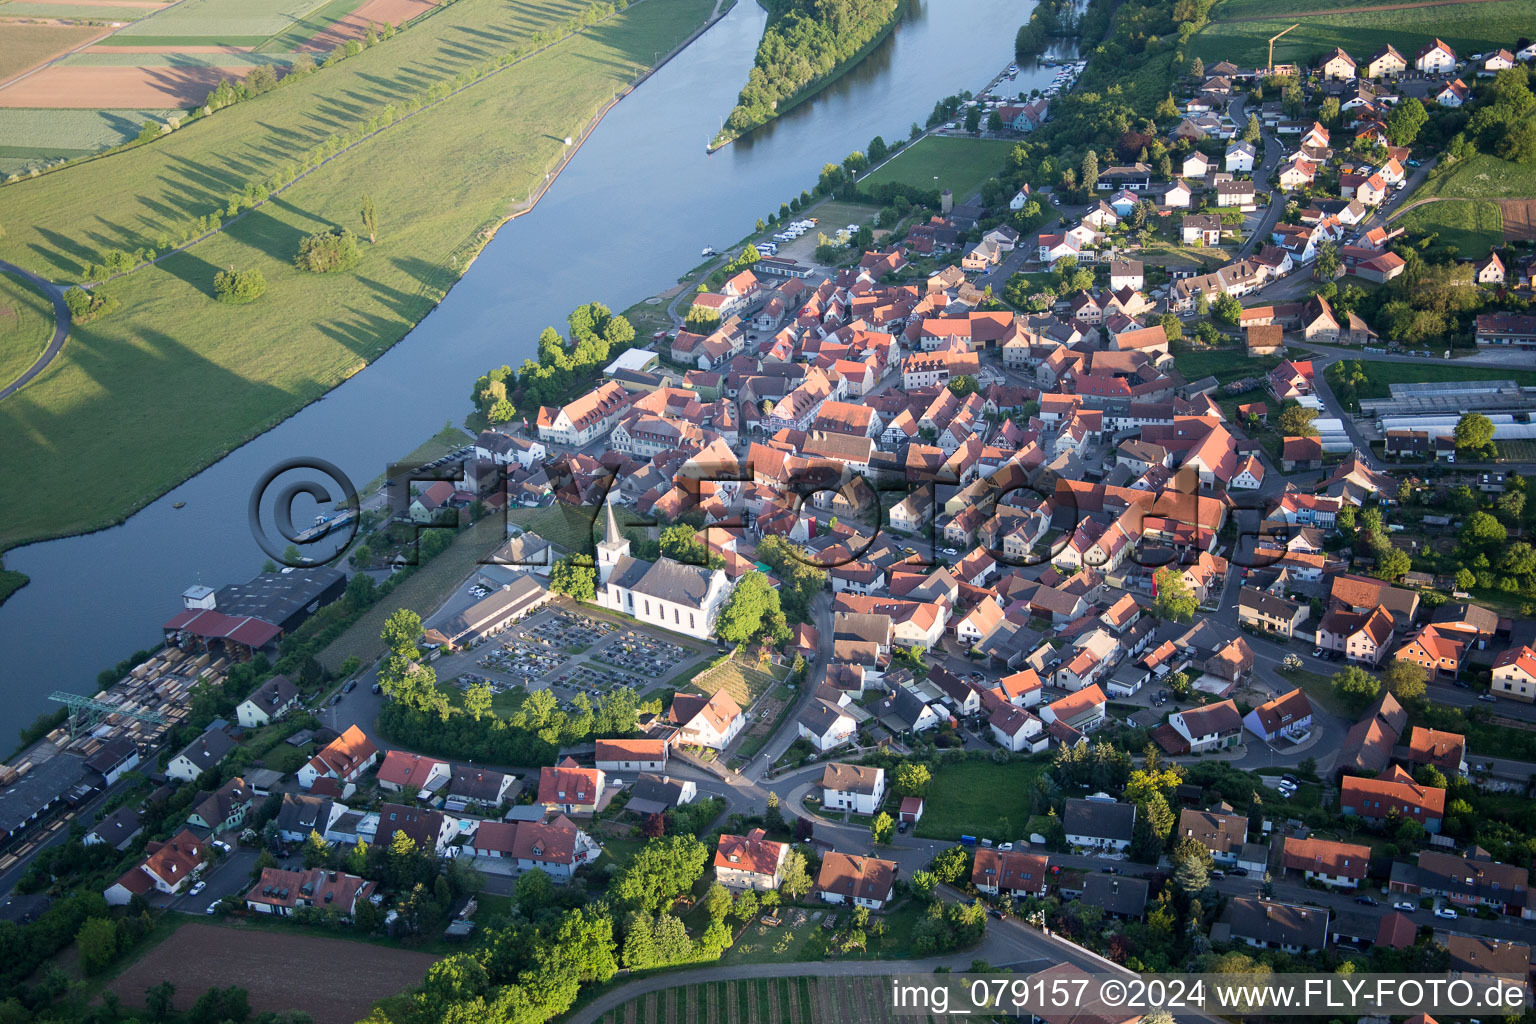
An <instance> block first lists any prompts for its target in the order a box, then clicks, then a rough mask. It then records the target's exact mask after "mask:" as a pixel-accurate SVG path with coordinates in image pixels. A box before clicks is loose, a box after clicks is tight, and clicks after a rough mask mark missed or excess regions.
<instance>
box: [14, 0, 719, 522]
mask: <svg viewBox="0 0 1536 1024" xmlns="http://www.w3.org/2000/svg"><path fill="white" fill-rule="evenodd" d="M713 6H714V4H713V0H667V2H665V3H641V4H638V5H636V6H635V7H633V8H631V9H630V10H628V11H626V12H625V13H623V14H621V15H619V16H617V17H616V18H614V19H612V20H610V21H607V22H604V23H602V24H599V25H596V26H593V27H592V28H590V29H587V30H585V31H583V32H582V33H580V34H578V35H577V36H575V37H573V38H571V39H567V40H565V41H563V42H561V43H560V44H558V45H556V46H554V47H552V48H551V49H549V50H546V51H545V52H543V53H540V54H539V55H537V56H535V57H531V58H529V59H527V60H524V61H522V62H521V63H518V64H516V65H513V66H510V67H508V68H506V69H505V70H503V71H502V72H501V73H500V74H497V75H494V76H492V77H491V78H489V79H487V80H485V81H483V82H481V83H479V84H477V85H475V86H474V87H472V88H470V89H468V90H466V91H464V92H462V93H459V94H457V95H455V96H453V97H451V98H449V99H447V100H445V101H443V102H442V103H440V104H438V105H436V106H433V107H431V108H430V109H424V110H423V111H422V112H421V113H419V114H417V115H416V116H414V117H411V118H409V119H407V120H405V121H402V122H399V123H397V124H395V125H393V126H391V127H390V128H388V129H386V130H385V131H383V132H382V133H381V134H379V135H377V136H375V137H373V138H371V139H369V140H367V141H364V142H362V143H361V144H359V145H358V146H356V147H355V148H353V149H351V150H349V151H348V152H346V153H343V154H341V155H339V156H338V157H336V158H335V159H333V160H332V161H331V162H330V163H328V164H326V165H325V166H324V167H323V168H320V169H318V170H316V171H315V172H313V173H311V174H310V175H309V176H308V177H306V178H304V179H302V180H301V181H299V182H297V183H295V184H294V185H293V186H292V187H291V188H289V189H288V190H287V191H286V192H284V193H283V194H282V195H281V196H280V197H278V198H277V200H276V201H274V202H270V203H268V204H266V205H264V206H262V207H260V208H259V209H256V210H253V211H251V212H249V213H248V214H247V215H246V216H244V217H243V218H241V219H239V220H238V221H235V222H233V223H231V224H230V225H229V226H228V227H226V229H225V230H223V231H221V232H220V233H218V234H217V235H215V236H213V237H211V238H209V239H207V240H205V241H203V242H200V243H198V244H197V245H195V246H193V247H192V248H191V249H189V250H188V251H186V252H183V253H178V254H175V255H173V256H170V257H168V258H166V259H165V260H163V261H162V262H160V263H159V264H156V265H154V266H151V267H146V268H144V269H141V270H138V271H136V272H134V273H132V274H130V275H128V276H127V277H125V278H123V279H120V280H118V281H115V282H113V283H112V284H110V285H108V286H106V287H108V288H110V289H111V290H112V292H113V293H114V294H115V295H116V296H118V298H119V299H120V300H121V302H122V308H121V309H119V310H118V311H117V312H116V313H114V314H112V315H111V316H109V317H106V318H104V319H102V320H99V321H97V322H95V323H92V324H89V325H87V326H85V327H83V328H79V329H78V330H77V331H75V332H74V333H73V334H72V337H71V340H70V343H69V345H68V346H67V347H66V348H65V351H64V353H63V354H62V356H61V357H60V359H59V360H57V361H56V362H55V364H54V365H52V366H50V367H49V369H48V370H47V371H46V372H45V373H44V374H43V375H42V376H41V377H40V378H39V379H38V380H37V381H36V382H35V383H34V384H33V385H32V386H30V387H28V388H27V389H26V390H25V391H24V392H22V393H20V394H18V395H16V396H15V397H14V398H12V399H11V400H8V401H6V402H5V403H3V404H0V432H3V433H4V434H5V436H6V437H8V438H10V439H11V443H10V444H9V445H7V446H5V449H4V451H3V453H0V475H3V476H5V477H7V478H10V479H33V478H36V475H37V474H45V475H46V474H48V473H50V472H53V471H54V470H55V469H56V467H57V466H58V464H59V460H60V459H61V458H63V459H69V460H71V462H72V464H74V465H76V466H79V467H80V468H81V469H82V470H83V471H84V472H86V473H87V474H89V475H90V476H91V477H92V479H95V480H97V481H98V484H97V486H96V487H95V488H94V489H93V500H92V501H91V502H90V503H89V505H88V506H87V505H86V504H84V503H81V504H79V505H71V506H70V507H68V508H53V509H49V510H47V511H44V510H43V509H42V508H41V507H32V508H28V507H25V506H20V507H18V506H12V507H10V508H8V509H7V512H6V515H5V519H4V521H3V522H0V546H11V545H15V544H18V543H21V542H23V541H25V540H31V539H37V538H40V537H47V536H57V535H60V534H63V533H69V532H74V531H79V530H84V529H90V528H94V527H99V526H103V525H106V524H108V523H111V522H114V521H117V520H119V519H120V518H121V517H123V516H125V515H127V514H128V513H130V512H132V511H133V510H135V509H137V508H139V507H141V506H142V505H144V504H145V503H147V502H148V501H150V500H152V499H153V498H154V497H155V496H156V495H158V494H161V493H163V492H164V491H165V490H166V489H167V488H169V487H171V486H173V485H174V484H175V483H177V482H179V481H180V480H182V479H185V478H186V477H187V476H189V475H191V474H193V473H195V472H197V470H199V469H201V468H202V467H203V466H205V465H207V464H208V463H209V462H211V461H213V460H214V459H216V458H218V457H219V456H220V455H222V454H224V453H225V452H227V451H229V450H230V449H232V448H233V447H235V446H237V445H238V444H240V443H241V442H242V441H244V440H246V439H248V438H250V437H252V436H255V435H256V434H258V433H260V432H262V431H264V430H266V429H267V428H269V427H271V426H272V425H274V424H275V423H277V422H279V421H281V420H282V419H283V418H285V417H287V416H289V415H291V414H292V413H293V412H294V411H296V410H297V409H298V408H300V407H301V406H302V405H304V404H306V403H307V402H310V401H313V400H314V399H316V398H319V397H320V396H321V395H322V394H324V393H325V391H326V390H328V389H329V388H331V387H333V386H335V385H336V384H338V383H340V382H341V381H342V380H344V379H345V378H346V377H348V376H350V375H351V374H353V373H355V372H357V371H358V370H360V369H361V368H362V367H363V366H365V365H366V364H367V363H368V361H370V360H371V359H373V358H375V357H377V356H378V355H379V354H381V353H382V352H383V351H385V350H386V349H387V348H389V346H390V345H392V344H394V342H395V341H397V340H399V338H400V337H402V336H403V335H404V334H405V333H406V332H407V331H408V330H409V329H410V328H411V326H412V325H413V324H415V323H416V322H417V321H418V320H420V319H421V317H422V316H424V315H425V314H426V313H427V312H428V311H429V310H430V309H431V308H432V306H433V305H434V304H435V303H436V302H437V301H439V300H440V299H441V297H442V295H443V294H444V293H445V292H446V290H447V289H448V287H450V286H451V285H452V283H453V282H454V280H456V277H457V271H456V270H455V269H453V267H452V266H450V263H451V262H452V261H453V259H454V256H455V253H456V252H458V253H462V252H463V251H464V250H465V248H466V247H467V246H468V245H469V244H470V243H472V242H473V240H474V238H475V236H476V234H477V232H479V231H481V230H482V229H483V228H484V227H485V226H486V225H488V224H490V223H494V222H496V221H497V220H499V219H500V218H503V217H505V216H507V215H508V214H509V213H510V212H512V210H513V207H514V204H516V203H517V202H518V201H519V200H522V199H524V198H526V197H527V195H528V194H529V190H530V188H531V186H532V185H533V183H534V182H536V181H539V180H540V179H542V177H543V173H544V171H545V170H547V169H548V168H549V167H550V166H551V165H552V164H553V162H554V161H555V159H556V158H557V157H558V155H559V153H560V151H561V149H562V148H563V146H562V144H561V142H560V141H559V140H560V139H562V138H563V137H564V136H565V135H567V134H570V133H571V132H572V130H573V129H575V128H577V127H579V126H580V125H581V124H583V123H584V122H585V121H586V120H587V119H588V118H589V117H591V115H592V114H593V113H595V111H596V110H597V109H598V107H599V105H600V104H601V103H603V102H604V101H606V100H607V99H608V98H609V97H610V96H611V95H612V93H613V90H614V88H615V87H616V86H619V85H622V84H623V83H625V82H627V81H629V80H630V79H631V78H632V77H633V75H634V74H635V73H636V71H637V70H638V69H639V68H640V67H641V66H642V65H643V64H645V63H648V62H649V61H650V60H651V59H652V57H653V56H654V54H655V53H656V52H657V51H658V50H659V51H661V52H666V51H668V50H670V49H671V48H672V47H673V46H675V45H676V44H677V43H678V42H680V41H681V40H682V39H684V38H685V37H686V36H687V34H688V33H689V32H690V31H691V30H692V29H694V28H695V27H697V25H698V24H700V23H701V22H702V21H703V20H704V18H705V17H706V16H707V15H708V13H709V11H710V10H711V9H712V8H713ZM578 9H579V7H578V5H577V4H575V3H571V2H562V0H541V2H539V3H532V4H525V5H521V6H518V7H515V8H514V7H509V6H508V5H506V4H505V3H501V2H499V0H459V2H458V3H456V4H454V5H452V6H450V7H447V8H444V9H442V10H441V11H439V12H438V13H437V14H435V15H433V16H432V17H430V18H428V19H426V20H425V21H423V22H421V23H419V24H418V25H417V26H416V27H414V28H412V29H411V30H409V31H406V32H403V33H401V34H399V35H397V36H396V37H395V38H394V39H392V40H389V41H388V42H385V43H382V44H380V45H379V46H376V47H373V48H371V49H369V50H366V51H365V52H364V53H362V54H361V55H359V56H357V57H354V58H352V59H351V60H348V61H345V62H343V63H342V64H340V65H337V66H336V67H334V68H330V69H326V70H324V71H321V72H319V73H317V74H315V75H313V76H311V77H310V78H309V79H307V80H304V81H302V82H299V83H296V84H295V85H293V86H288V87H285V88H282V89H278V90H276V91H274V92H271V93H268V94H267V95H265V96H262V97H258V98H257V99H255V100H251V101H247V102H245V103H241V104H237V105H236V106H234V107H232V108H229V109H228V110H225V111H221V112H219V113H217V114H215V115H214V116H212V117H210V118H207V119H203V120H199V121H196V122H193V123H192V124H190V125H188V126H187V127H185V128H183V129H181V130H179V131H177V132H175V133H173V134H171V135H169V136H167V137H165V138H164V139H162V140H160V141H159V142H156V143H155V144H153V145H150V146H144V147H139V148H136V149H132V150H129V151H127V152H124V153H121V154H116V155H113V156H110V157H107V158H104V159H101V160H97V161H93V162H91V163H87V164H84V165H81V166H78V167H73V168H70V169H68V170H66V171H63V172H61V173H58V174H52V175H45V176H42V177H40V178H36V179H30V180H24V181H21V182H18V183H16V184H14V185H9V186H6V187H4V188H0V224H4V225H5V226H6V230H7V232H8V234H7V236H6V237H5V238H3V239H0V258H5V259H11V260H13V261H15V262H17V263H22V264H26V265H28V266H30V267H32V268H35V269H36V270H38V271H39V272H40V273H43V274H45V275H48V276H51V277H53V278H55V279H59V280H69V279H77V278H78V277H79V275H80V272H81V270H82V268H83V266H84V265H85V263H87V262H88V261H90V260H91V259H94V258H95V254H96V253H98V252H99V251H101V250H102V249H104V248H106V247H109V246H114V245H116V246H121V247H124V248H129V249H132V248H137V247H138V246H141V245H154V244H155V239H156V236H157V234H159V233H160V232H161V231H166V230H173V229H174V228H175V226H176V225H178V224H180V223H184V221H185V220H186V219H187V218H188V217H189V216H195V215H199V214H201V213H203V212H205V211H207V210H210V209H212V208H213V206H214V204H215V203H216V202H218V201H219V199H220V197H222V196H224V195H227V194H228V193H229V192H230V191H232V190H234V189H235V187H236V186H237V185H238V184H239V183H240V182H242V181H245V180H249V179H250V178H252V177H255V176H259V175H262V174H264V173H266V172H268V171H270V170H271V169H272V168H273V167H274V166H276V165H278V164H279V163H283V162H287V161H288V160H290V159H293V158H294V157H296V156H297V155H299V154H301V153H303V152H304V151H305V150H306V149H308V148H309V147H310V146H312V145H314V144H315V143H316V142H317V141H319V140H321V139H323V138H325V137H326V136H328V135H329V134H330V133H331V132H332V131H334V130H337V129H346V128H348V127H350V126H352V125H355V124H357V123H359V122H360V121H366V120H367V119H368V118H370V117H372V116H374V114H376V113H377V112H378V111H379V110H380V109H382V107H383V106H384V104H385V103H387V102H389V101H391V100H393V99H398V98H400V97H403V96H407V95H411V94H413V93H415V92H417V91H418V90H419V89H420V88H422V87H423V86H424V85H425V84H427V83H429V82H431V81H433V80H437V79H441V78H444V77H448V76H451V75H453V74H454V73H455V72H456V71H458V70H460V69H461V68H463V67H466V66H469V65H472V64H475V63H478V62H482V61H485V60H487V59H489V58H491V57H493V56H494V55H495V54H497V53H500V52H504V51H505V50H507V49H509V48H511V47H512V46H515V45H517V43H518V42H519V41H522V40H526V38H527V37H528V36H530V35H531V34H532V33H533V32H535V31H538V30H539V29H540V28H542V27H545V26H548V25H550V24H551V23H554V22H559V21H563V20H564V19H567V18H569V17H571V16H572V15H574V14H575V13H576V11H577V10H578ZM488 125H495V126H496V130H495V131H487V130H485V129H486V126H488ZM364 194H368V195H371V196H372V197H373V199H374V201H375V203H376V204H377V208H378V211H379V232H380V237H379V243H378V244H377V245H367V244H365V245H364V257H363V260H362V262H361V264H359V265H358V266H357V267H356V268H355V269H354V270H352V271H350V272H347V273H341V274H329V275H311V274H305V273H302V272H300V271H298V270H296V269H295V268H294V267H293V265H292V262H291V261H292V257H293V254H294V252H295V251H296V250H297V247H298V244H299V241H300V240H301V239H302V238H303V237H304V236H305V235H307V234H310V233H312V232H315V231H317V230H321V229H324V228H328V227H331V226H333V225H347V226H350V227H352V228H354V229H358V228H359V227H360V225H359V217H358V214H357V210H358V208H359V204H360V201H361V198H362V196H363V195H364ZM81 197H90V199H89V200H88V201H82V198H81ZM231 265H233V266H236V267H238V268H241V269H257V270H260V271H261V273H262V274H263V275H264V276H265V278H266V280H267V285H268V290H267V293H266V295H265V296H263V297H262V298H260V299H258V300H257V301H255V302H253V303H251V304H250V305H246V306H226V305H222V304H220V303H218V302H216V301H214V299H213V297H212V281H213V275H214V274H215V273H216V272H217V271H218V270H221V269H223V268H225V267H228V266H231ZM190 423H195V424H198V429H197V430H195V431H192V430H188V429H186V428H185V425H186V424H190Z"/></svg>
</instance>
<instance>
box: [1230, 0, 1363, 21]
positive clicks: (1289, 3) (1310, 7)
mask: <svg viewBox="0 0 1536 1024" xmlns="http://www.w3.org/2000/svg"><path fill="white" fill-rule="evenodd" d="M1382 2H1383V0H1280V2H1278V3H1277V2H1275V0H1220V2H1219V3H1217V4H1215V5H1213V6H1212V8H1211V20H1213V21H1214V20H1217V19H1220V20H1222V21H1231V20H1233V19H1234V18H1291V17H1294V16H1295V15H1297V14H1302V13H1304V12H1306V11H1322V10H1333V9H1335V8H1340V7H1374V6H1377V5H1379V4H1381V3H1382Z"/></svg>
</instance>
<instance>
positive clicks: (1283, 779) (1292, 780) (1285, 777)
mask: <svg viewBox="0 0 1536 1024" xmlns="http://www.w3.org/2000/svg"><path fill="white" fill-rule="evenodd" d="M1280 781H1281V782H1289V783H1290V784H1291V785H1293V786H1299V785H1301V782H1300V780H1298V779H1297V778H1296V776H1294V775H1292V774H1291V773H1290V772H1286V773H1285V774H1284V775H1282V776H1280Z"/></svg>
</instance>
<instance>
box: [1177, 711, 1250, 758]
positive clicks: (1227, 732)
mask: <svg viewBox="0 0 1536 1024" xmlns="http://www.w3.org/2000/svg"><path fill="white" fill-rule="evenodd" d="M1168 724H1169V725H1170V726H1172V727H1173V730H1174V731H1175V732H1177V733H1178V734H1179V736H1180V737H1182V738H1183V740H1184V742H1185V743H1187V744H1188V745H1189V752H1190V753H1192V754H1202V753H1205V752H1206V751H1208V750H1224V749H1226V748H1228V747H1235V746H1237V745H1238V744H1239V743H1241V742H1242V739H1243V716H1242V715H1240V714H1238V713H1237V705H1236V704H1235V703H1233V702H1232V701H1230V700H1224V701H1221V702H1220V703H1217V704H1207V705H1205V706H1203V707H1198V708H1190V709H1189V710H1188V711H1176V712H1174V713H1173V714H1171V715H1169V716H1168Z"/></svg>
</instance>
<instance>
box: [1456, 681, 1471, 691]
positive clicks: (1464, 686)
mask: <svg viewBox="0 0 1536 1024" xmlns="http://www.w3.org/2000/svg"><path fill="white" fill-rule="evenodd" d="M1452 685H1453V686H1455V687H1456V689H1458V690H1470V689H1472V684H1471V683H1469V682H1467V681H1466V680H1465V679H1458V680H1456V681H1455V682H1454V683H1453V684H1452Z"/></svg>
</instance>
